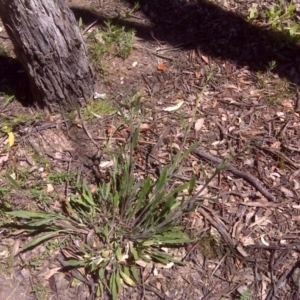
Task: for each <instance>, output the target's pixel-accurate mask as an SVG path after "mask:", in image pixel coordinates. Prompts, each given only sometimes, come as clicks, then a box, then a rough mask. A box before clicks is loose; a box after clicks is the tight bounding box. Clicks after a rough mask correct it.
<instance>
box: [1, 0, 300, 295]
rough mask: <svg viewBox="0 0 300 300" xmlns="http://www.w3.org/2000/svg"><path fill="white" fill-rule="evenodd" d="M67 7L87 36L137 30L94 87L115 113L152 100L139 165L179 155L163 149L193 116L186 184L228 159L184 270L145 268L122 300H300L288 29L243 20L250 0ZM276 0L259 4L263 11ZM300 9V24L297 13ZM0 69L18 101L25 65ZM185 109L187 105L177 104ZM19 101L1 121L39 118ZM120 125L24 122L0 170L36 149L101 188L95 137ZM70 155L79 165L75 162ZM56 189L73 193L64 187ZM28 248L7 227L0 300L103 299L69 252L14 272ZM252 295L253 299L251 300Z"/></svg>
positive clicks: (299, 162) (299, 193)
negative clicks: (109, 27) (68, 264)
mask: <svg viewBox="0 0 300 300" xmlns="http://www.w3.org/2000/svg"><path fill="white" fill-rule="evenodd" d="M66 2H67V4H68V5H69V6H70V7H71V9H72V10H73V12H74V14H75V16H76V18H77V19H78V20H79V18H81V19H82V21H83V24H84V26H83V28H84V29H85V28H88V27H89V26H90V29H89V30H93V29H94V28H97V27H100V28H104V21H106V20H108V19H113V20H115V22H117V23H118V24H119V25H122V26H124V27H125V28H126V29H135V31H136V40H135V44H134V49H133V51H132V53H131V55H130V56H129V57H128V58H127V59H125V60H123V59H121V58H116V57H109V58H108V60H107V62H106V63H107V64H106V66H105V67H106V72H107V73H106V77H105V80H104V79H103V75H101V74H100V73H99V74H98V80H97V83H96V88H95V90H96V91H97V92H99V93H106V94H107V95H109V96H110V97H111V98H112V101H113V102H114V104H116V105H118V103H120V101H121V100H122V99H123V98H124V97H125V96H126V95H127V94H128V93H130V92H131V91H132V90H133V89H134V90H138V91H141V92H142V93H143V97H142V106H143V110H144V112H145V115H146V121H145V122H147V124H150V126H151V132H149V133H144V135H143V141H142V142H141V143H140V145H139V149H138V151H139V153H140V156H141V157H143V158H145V157H147V156H149V153H150V154H151V155H152V156H154V157H156V158H157V157H158V160H159V159H161V161H160V163H162V164H164V163H167V162H166V161H165V160H164V155H165V154H166V153H167V152H168V151H169V149H168V147H167V145H161V144H160V145H159V146H157V145H158V141H159V140H160V139H163V138H164V137H165V135H164V133H165V130H166V129H168V130H169V131H168V132H167V136H172V139H173V142H174V145H175V144H177V145H179V144H180V143H181V142H182V120H185V121H186V122H190V121H191V120H192V116H193V111H194V110H195V109H196V110H197V118H196V120H194V121H195V122H194V123H193V124H192V130H191V133H190V134H189V136H188V139H187V140H188V142H189V143H193V142H195V141H197V142H199V147H198V148H197V150H196V151H194V152H193V155H191V156H190V157H189V160H188V161H187V162H186V165H185V166H184V167H183V169H182V172H181V174H180V176H181V178H189V177H190V175H191V174H192V173H193V172H195V173H196V174H198V175H199V176H198V178H197V185H199V187H201V186H203V184H204V182H205V180H206V175H207V174H213V172H214V167H215V166H216V164H217V163H219V162H220V160H222V159H223V158H225V157H230V159H229V160H228V165H227V166H226V170H225V171H224V172H222V173H221V174H219V175H218V176H217V177H216V178H215V179H214V180H213V181H212V182H211V183H210V184H209V187H208V189H206V190H205V193H206V200H205V201H204V202H203V203H202V204H201V205H199V207H198V208H197V210H196V211H195V212H194V213H193V215H191V220H189V221H190V223H189V230H190V232H192V233H193V235H194V236H196V237H197V242H195V243H194V244H193V245H191V246H190V247H187V248H183V249H179V250H177V251H179V253H180V255H181V256H182V257H185V261H186V263H187V264H186V265H185V266H183V267H173V268H170V269H166V268H160V269H159V270H158V274H157V273H154V272H153V270H152V269H147V268H145V269H144V270H143V279H144V285H143V286H140V287H138V288H126V289H124V291H123V293H122V294H121V295H120V299H124V300H125V299H172V300H173V299H178V300H181V299H185V298H188V299H190V300H198V299H210V300H213V299H269V300H270V299H300V294H299V289H300V284H299V282H300V277H299V274H300V271H299V251H300V248H299V245H300V238H299V233H300V227H299V213H300V211H299V209H300V205H299V204H300V203H299V201H300V171H299V170H300V142H299V135H300V119H299V116H300V115H299V113H300V94H299V84H300V54H299V53H300V51H299V50H300V49H299V45H297V44H296V43H292V44H288V45H287V44H286V43H285V42H284V41H285V37H284V36H283V35H282V34H280V33H275V31H274V29H272V28H270V27H269V26H267V25H266V24H260V22H259V20H258V21H257V22H256V23H255V24H252V23H250V22H247V20H246V19H247V16H248V15H249V9H250V8H251V7H252V5H253V3H252V2H251V1H238V0H224V1H223V0H221V1H218V0H215V1H210V2H204V1H200V0H199V1H193V0H191V1H183V0H174V1H168V0H165V1H159V0H157V1H147V0H141V1H139V3H140V8H139V9H137V10H136V11H134V12H133V13H132V14H129V16H128V17H126V18H120V16H122V15H123V14H125V13H126V12H128V11H130V10H131V9H132V7H133V4H134V2H135V1H129V0H128V1H125V0H124V1H121V0H113V1H112V0H102V1H96V0H93V1H89V0H68V1H66ZM273 3H274V2H273V1H271V0H267V1H256V5H257V6H258V8H259V9H261V10H263V9H265V8H266V7H270V6H271V5H272V4H273ZM296 5H298V7H297V18H298V19H297V20H298V21H300V20H299V13H300V5H299V4H298V3H296ZM0 42H1V43H2V44H3V45H5V47H6V48H7V49H8V50H9V51H11V50H12V48H11V43H10V41H9V39H8V38H7V36H6V33H5V32H1V33H0ZM273 61H276V64H275V65H272V62H273ZM0 63H1V65H3V68H2V70H0V89H1V90H0V92H1V93H4V92H7V86H8V85H9V84H11V83H12V82H14V83H16V82H17V83H18V87H17V88H16V89H17V90H18V91H19V92H20V96H19V98H18V99H19V100H22V98H23V95H24V94H25V92H24V90H26V79H25V78H24V77H23V73H22V72H20V70H21V67H20V65H19V64H18V63H17V62H16V61H15V60H13V59H10V60H9V61H7V59H6V58H3V57H2V56H1V57H0ZM16 76H18V77H16ZM198 99H199V101H198ZM181 102H182V103H183V104H182V106H181V108H180V109H179V110H178V109H175V108H174V107H175V106H176V105H178V103H181ZM23 104H24V103H23ZM23 104H22V101H14V102H13V103H12V104H10V105H9V106H8V107H3V104H2V103H1V115H0V118H2V117H4V114H5V115H6V116H9V117H11V118H14V116H15V114H16V112H27V113H32V114H33V109H32V108H31V107H26V105H23ZM170 108H171V109H170ZM111 122H113V118H110V117H108V118H104V119H98V118H96V119H93V120H91V121H90V122H89V123H88V124H86V128H87V129H88V131H89V135H90V136H89V137H87V134H86V132H85V131H84V130H83V129H82V128H78V127H76V126H69V128H67V129H66V127H65V125H64V124H65V123H64V122H63V121H61V116H53V119H52V120H51V121H49V120H44V122H40V121H38V122H36V123H30V124H29V123H28V121H27V123H25V124H23V125H22V126H23V127H26V126H27V127H30V128H33V127H36V128H37V130H36V131H33V132H32V134H31V135H30V136H29V137H27V135H26V134H25V133H24V132H22V130H23V129H22V128H20V127H18V128H17V129H16V132H15V135H16V140H17V142H18V143H17V145H18V147H16V149H15V150H14V152H13V156H12V155H11V154H10V156H5V155H6V154H5V153H1V156H0V161H1V169H0V171H1V174H4V173H5V172H6V171H7V170H9V167H10V165H11V164H14V165H18V166H19V165H20V166H21V167H24V164H22V161H25V160H27V161H29V162H31V160H32V158H31V157H32V155H31V154H30V151H28V150H26V149H27V148H26V147H27V146H28V145H30V147H32V148H34V149H35V151H36V152H40V151H41V149H42V150H43V153H46V154H47V156H48V157H50V159H51V164H52V168H53V170H56V171H58V172H59V171H61V172H63V171H66V170H69V171H70V170H71V171H72V170H75V169H78V168H80V169H81V173H82V176H83V177H84V178H87V179H88V180H90V181H91V182H93V183H95V181H96V179H95V178H94V177H95V176H94V175H95V172H94V161H93V157H94V155H95V153H96V152H97V148H96V147H95V145H94V144H93V143H92V142H91V137H92V139H93V140H94V141H97V142H99V141H102V140H104V139H105V136H106V134H105V131H106V129H107V128H108V127H110V126H111ZM28 124H29V125H28ZM53 124H55V126H53ZM43 126H44V127H43ZM24 136H25V137H24ZM163 140H164V139H163ZM165 144H167V143H165ZM154 150H155V151H156V152H155V151H154ZM12 157H13V158H12ZM70 157H72V163H71V164H68V163H65V161H66V159H69V158H70ZM154 160H155V159H152V162H150V163H149V164H148V167H149V165H150V168H153V170H154V171H153V173H155V168H157V165H158V164H157V163H154ZM29 164H30V163H29ZM32 166H34V164H32ZM143 170H144V169H143ZM43 172H44V171H43V170H42V171H41V173H43ZM96 175H97V174H96ZM96 177H97V176H96ZM93 178H94V179H93ZM3 182H4V181H1V182H0V185H1V187H3V186H4V183H3ZM55 189H56V190H57V192H58V194H61V195H62V197H63V196H64V192H63V189H64V186H60V185H57V186H56V187H55ZM22 197H25V198H26V194H25V195H19V194H15V195H14V197H13V198H12V205H15V206H16V207H18V208H20V209H21V208H22V207H24V206H26V201H25V200H24V201H25V202H24V201H23V202H22V201H21V200H20V199H21V198H22ZM208 199H213V200H212V201H211V200H208ZM27 204H28V203H27ZM208 236H209V237H212V236H213V237H215V238H216V240H217V241H221V242H216V241H211V240H209V238H208ZM22 242H24V240H23V238H22V237H15V238H14V237H8V236H6V232H5V230H3V231H1V242H0V259H1V261H2V264H3V266H2V267H1V272H2V275H1V277H0V299H3V300H4V299H5V300H8V299H10V300H17V299H18V300H21V299H26V300H31V299H53V300H54V299H57V300H66V299H78V300H81V299H82V300H83V299H94V298H93V296H91V294H90V289H91V287H90V286H88V284H86V285H85V284H84V283H82V282H81V283H78V284H77V285H73V284H72V280H73V279H74V278H76V276H77V277H78V274H74V273H69V272H59V270H60V269H61V264H60V263H59V259H58V257H59V249H56V250H55V251H54V252H55V255H53V256H52V258H51V259H48V258H47V259H48V260H45V261H43V262H40V261H39V262H38V267H34V266H33V265H32V264H28V265H27V264H26V262H27V261H30V259H32V257H34V256H35V255H36V254H37V253H39V254H41V253H44V252H45V251H46V250H45V248H41V247H43V246H41V247H38V248H37V249H35V250H32V251H29V252H28V253H22V254H20V255H19V257H18V258H16V260H15V261H14V262H13V263H12V264H10V265H11V266H12V269H13V270H14V272H10V271H9V272H10V273H9V274H7V272H6V273H5V270H6V264H8V261H9V259H10V255H9V253H8V250H7V249H13V252H14V253H17V252H18V251H17V250H18V249H19V247H20V245H21V244H22ZM228 249H229V250H228ZM233 253H235V254H234V255H233ZM21 265H22V266H23V267H20V266H21ZM4 274H5V275H4ZM245 289H246V290H247V289H248V290H250V291H251V293H250V295H248V297H247V298H241V291H242V290H245ZM101 299H109V296H108V295H103V296H102V298H101Z"/></svg>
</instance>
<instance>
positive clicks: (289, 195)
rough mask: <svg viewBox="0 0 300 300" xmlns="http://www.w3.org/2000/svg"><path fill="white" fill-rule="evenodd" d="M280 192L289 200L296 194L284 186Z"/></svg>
mask: <svg viewBox="0 0 300 300" xmlns="http://www.w3.org/2000/svg"><path fill="white" fill-rule="evenodd" d="M280 190H281V191H282V192H283V193H284V195H285V196H286V197H288V198H293V197H294V194H293V192H292V191H290V190H288V189H287V188H285V187H284V186H282V187H281V188H280Z"/></svg>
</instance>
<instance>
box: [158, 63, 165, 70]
mask: <svg viewBox="0 0 300 300" xmlns="http://www.w3.org/2000/svg"><path fill="white" fill-rule="evenodd" d="M165 69H166V67H165V65H164V64H163V63H160V64H158V65H157V70H158V71H164V70H165Z"/></svg>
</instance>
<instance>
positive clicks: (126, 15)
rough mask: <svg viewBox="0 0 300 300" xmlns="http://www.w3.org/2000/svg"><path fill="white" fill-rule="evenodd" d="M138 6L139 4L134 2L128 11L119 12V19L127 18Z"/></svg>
mask: <svg viewBox="0 0 300 300" xmlns="http://www.w3.org/2000/svg"><path fill="white" fill-rule="evenodd" d="M139 8H140V4H139V3H138V2H136V3H135V4H134V7H133V8H132V9H131V10H129V11H126V12H125V13H121V14H119V19H127V18H130V17H131V16H132V14H133V13H134V12H135V11H136V10H138V9H139Z"/></svg>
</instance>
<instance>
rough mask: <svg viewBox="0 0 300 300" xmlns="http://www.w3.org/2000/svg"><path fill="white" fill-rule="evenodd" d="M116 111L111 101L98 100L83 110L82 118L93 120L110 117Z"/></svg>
mask: <svg viewBox="0 0 300 300" xmlns="http://www.w3.org/2000/svg"><path fill="white" fill-rule="evenodd" d="M114 111H116V109H115V107H114V106H113V105H112V103H111V101H110V99H104V100H102V99H97V100H94V101H93V102H92V103H91V104H90V105H88V106H87V107H84V108H82V116H83V118H84V119H85V120H91V119H94V118H96V117H100V116H103V115H104V116H105V115H109V114H111V113H113V112H114Z"/></svg>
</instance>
